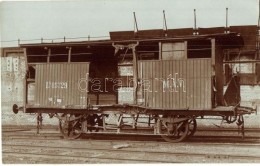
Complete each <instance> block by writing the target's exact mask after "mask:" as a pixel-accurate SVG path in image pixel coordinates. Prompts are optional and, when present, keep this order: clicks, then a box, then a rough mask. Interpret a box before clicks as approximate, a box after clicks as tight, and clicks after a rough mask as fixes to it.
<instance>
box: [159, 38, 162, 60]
mask: <svg viewBox="0 0 260 166" xmlns="http://www.w3.org/2000/svg"><path fill="white" fill-rule="evenodd" d="M159 60H162V42H159Z"/></svg>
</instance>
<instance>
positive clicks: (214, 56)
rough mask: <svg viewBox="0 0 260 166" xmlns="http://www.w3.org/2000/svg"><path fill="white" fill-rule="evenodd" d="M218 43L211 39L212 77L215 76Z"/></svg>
mask: <svg viewBox="0 0 260 166" xmlns="http://www.w3.org/2000/svg"><path fill="white" fill-rule="evenodd" d="M215 49H216V41H215V39H211V66H212V76H213V75H215V64H216V59H215V58H216V50H215Z"/></svg>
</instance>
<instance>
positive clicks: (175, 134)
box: [161, 120, 189, 143]
mask: <svg viewBox="0 0 260 166" xmlns="http://www.w3.org/2000/svg"><path fill="white" fill-rule="evenodd" d="M188 131H189V125H188V122H187V120H186V121H182V122H179V123H166V127H165V128H163V129H162V133H161V134H162V135H161V137H162V138H163V139H164V140H165V141H167V142H173V143H176V142H181V141H183V140H184V139H185V138H186V137H187V135H188Z"/></svg>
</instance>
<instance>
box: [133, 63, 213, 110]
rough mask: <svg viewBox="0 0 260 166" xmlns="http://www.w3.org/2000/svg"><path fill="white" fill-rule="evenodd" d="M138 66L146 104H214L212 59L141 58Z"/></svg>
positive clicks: (179, 106)
mask: <svg viewBox="0 0 260 166" xmlns="http://www.w3.org/2000/svg"><path fill="white" fill-rule="evenodd" d="M138 69H139V72H138V73H139V76H138V77H139V79H140V80H141V83H142V84H141V85H140V87H139V89H141V91H142V94H143V95H142V96H141V97H142V98H143V100H142V101H144V103H143V104H144V105H145V106H148V107H154V108H167V109H186V108H189V109H210V108H211V107H212V104H211V90H212V87H211V59H188V60H175V61H174V60H163V61H139V64H138ZM139 100H140V99H139ZM140 101H141V100H140Z"/></svg>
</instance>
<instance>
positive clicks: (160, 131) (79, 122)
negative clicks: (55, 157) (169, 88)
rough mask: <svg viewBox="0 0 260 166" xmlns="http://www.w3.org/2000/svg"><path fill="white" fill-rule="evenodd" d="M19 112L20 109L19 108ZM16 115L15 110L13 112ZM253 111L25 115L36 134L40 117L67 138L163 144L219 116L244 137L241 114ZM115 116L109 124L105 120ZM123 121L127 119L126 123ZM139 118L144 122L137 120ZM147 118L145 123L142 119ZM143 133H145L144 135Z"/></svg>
mask: <svg viewBox="0 0 260 166" xmlns="http://www.w3.org/2000/svg"><path fill="white" fill-rule="evenodd" d="M20 109H22V108H20ZM13 111H14V112H15V113H17V111H18V108H17V107H14V110H13ZM252 111H254V110H253V109H251V108H248V107H234V106H229V107H223V106H222V107H216V108H214V109H211V110H195V109H193V110H189V109H182V110H180V109H178V110H174V109H158V108H156V109H153V108H145V107H141V106H136V105H107V106H104V105H103V106H93V107H89V108H87V109H71V108H70V109H68V108H66V109H61V108H34V107H27V108H26V109H25V112H26V113H36V114H37V133H39V129H41V128H42V121H43V118H42V114H44V113H46V114H49V116H50V117H51V118H52V117H56V118H58V119H59V128H60V132H61V134H62V135H63V136H64V137H65V138H68V139H75V138H78V137H79V136H80V135H81V134H82V133H86V134H106V133H110V134H135V135H160V136H162V138H164V139H165V140H166V141H169V142H180V141H182V140H184V139H186V138H188V137H190V136H192V135H193V134H194V133H195V132H196V128H197V122H196V118H203V117H204V116H221V117H222V118H223V120H225V121H226V122H227V123H234V122H236V123H237V125H238V127H239V129H240V131H241V133H242V138H243V137H244V119H243V115H245V114H250V113H252ZM110 116H115V117H116V121H115V122H114V123H110V122H109V121H108V120H107V118H108V117H110ZM123 119H127V120H126V121H125V120H123ZM140 119H143V120H141V121H140ZM144 119H146V120H144ZM144 131H145V132H144Z"/></svg>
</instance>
